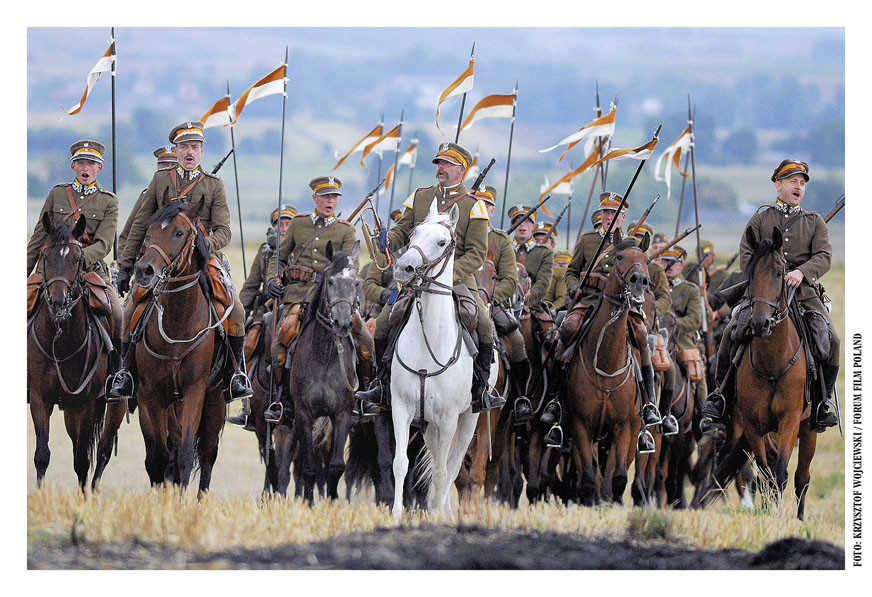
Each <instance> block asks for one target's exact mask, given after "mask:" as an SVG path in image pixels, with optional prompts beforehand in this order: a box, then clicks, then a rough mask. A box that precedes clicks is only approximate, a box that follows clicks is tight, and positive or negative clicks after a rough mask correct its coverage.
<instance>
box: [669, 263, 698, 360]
mask: <svg viewBox="0 0 872 597" xmlns="http://www.w3.org/2000/svg"><path fill="white" fill-rule="evenodd" d="M669 284H670V287H671V290H672V312H673V313H675V316H676V319H677V321H678V331H679V334H678V337H677V338H676V339H675V344H676V346H678V348H681V349H682V350H688V349H691V348H696V347H697V343H698V338H699V334H698V332H697V330H699V328H700V326H701V325H702V306H701V305H700V301H699V286H697V285H696V284H694V283H693V282H689V281H687V280H685V279H683V278H681V277H680V276H679V277H676V278H673V279H672V280H670V281H669Z"/></svg>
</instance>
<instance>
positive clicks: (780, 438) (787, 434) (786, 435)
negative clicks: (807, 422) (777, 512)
mask: <svg viewBox="0 0 872 597" xmlns="http://www.w3.org/2000/svg"><path fill="white" fill-rule="evenodd" d="M801 414H802V412H801V408H798V409H796V411H795V414H792V415H791V416H789V417H786V418H785V419H782V421H781V422H780V423H779V426H778V431H777V432H775V433H774V435H775V443H776V444H777V445H778V455H777V457H776V459H775V470H774V471H773V475H774V478H775V486H776V493H775V496H776V500H777V502H776V505H777V506H779V507H780V506H781V500H782V496H783V494H784V490H785V488H786V487H787V477H788V474H787V465H788V463H789V462H790V455H791V453H792V452H793V446H794V445H796V438H797V437H798V435H799V424H800V420H799V419H800V416H801ZM763 440H765V438H763V439H762V440H761V444H762V445H763V449H764V451H765V441H763Z"/></svg>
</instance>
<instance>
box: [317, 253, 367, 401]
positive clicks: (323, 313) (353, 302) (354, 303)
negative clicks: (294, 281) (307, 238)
mask: <svg viewBox="0 0 872 597" xmlns="http://www.w3.org/2000/svg"><path fill="white" fill-rule="evenodd" d="M321 275H322V276H323V279H322V281H321V284H322V285H323V286H324V287H323V288H322V289H321V299H320V300H319V301H318V309H317V310H316V311H315V321H316V322H317V323H318V325H319V326H321V327H322V328H324V329H325V330H327V331H328V332H329V333H330V335H331V337H332V338H333V345H334V346H335V347H336V353H337V360H338V361H339V369H340V371H341V372H342V381H343V382H344V383H345V388H346V389H347V390H348V391H349V392H352V393H353V392H356V391H357V389H358V387H359V385H360V381H359V380H358V378H357V372H356V371H353V370H352V372H351V376H352V379H353V381H351V382H349V381H348V377H349V375H348V370H347V367H346V364H345V345H344V342H343V341H344V340H346V339H349V338H350V336H351V330H349V331H348V332H345V333H339V332H338V331H336V330H335V329H334V327H333V308H334V307H335V306H336V305H341V304H347V305H348V306H349V308H350V309H351V314H352V317H353V316H354V312H355V311H357V309H358V307H359V303H360V297H359V296H358V294H357V293H356V292H355V293H354V298H347V297H344V296H340V297H338V298H335V299H333V300H331V301H329V302H328V301H325V300H324V299H325V298H327V296H326V294H327V282H328V278H330V277H331V276H333V275H334V272H333V265H332V264H331V265H329V266H327V267H326V268H324V270H323V271H322V272H321ZM352 329H353V326H352ZM353 346H354V345H353V344H352V355H354V354H356V353H355V352H354V348H353Z"/></svg>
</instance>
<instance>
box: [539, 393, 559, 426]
mask: <svg viewBox="0 0 872 597" xmlns="http://www.w3.org/2000/svg"><path fill="white" fill-rule="evenodd" d="M552 404H553V405H554V406H555V407H556V409H549V407H550V406H551V405H552ZM553 411H556V412H553ZM546 415H547V417H546ZM562 418H563V406H561V405H560V402H559V401H558V400H557V399H555V398H552V399H551V400H549V401H548V403H547V404H546V405H545V408H543V409H542V414H541V415H539V422H540V423H543V424H545V425H556V424H557V423H558V422H559V421H560V420H561V419H562Z"/></svg>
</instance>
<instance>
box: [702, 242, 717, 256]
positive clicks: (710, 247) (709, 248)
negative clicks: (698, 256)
mask: <svg viewBox="0 0 872 597" xmlns="http://www.w3.org/2000/svg"><path fill="white" fill-rule="evenodd" d="M699 245H700V247H699V248H700V249H702V254H703V255H706V254H708V253H714V252H715V245H714V243H713V242H712V241H710V240H704V241H702V242H700V243H699Z"/></svg>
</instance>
